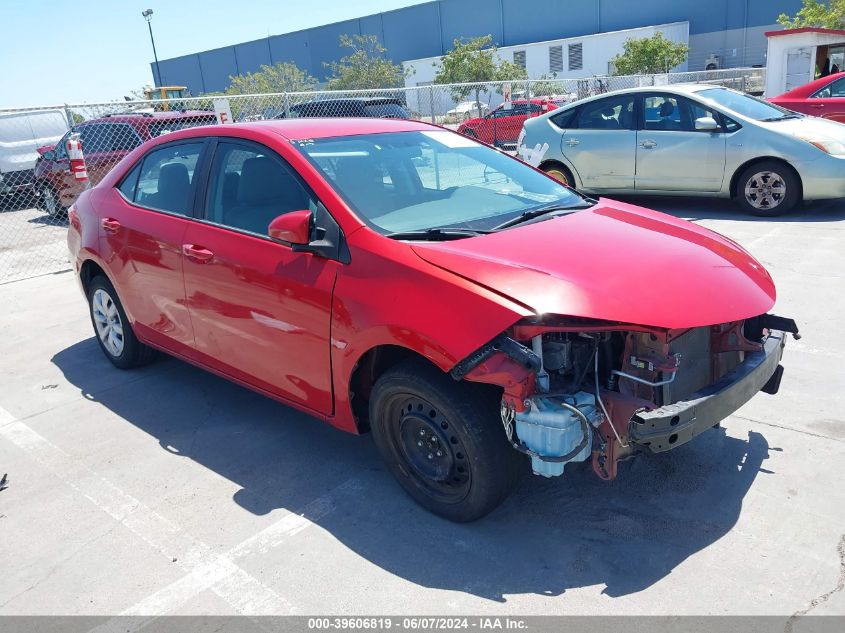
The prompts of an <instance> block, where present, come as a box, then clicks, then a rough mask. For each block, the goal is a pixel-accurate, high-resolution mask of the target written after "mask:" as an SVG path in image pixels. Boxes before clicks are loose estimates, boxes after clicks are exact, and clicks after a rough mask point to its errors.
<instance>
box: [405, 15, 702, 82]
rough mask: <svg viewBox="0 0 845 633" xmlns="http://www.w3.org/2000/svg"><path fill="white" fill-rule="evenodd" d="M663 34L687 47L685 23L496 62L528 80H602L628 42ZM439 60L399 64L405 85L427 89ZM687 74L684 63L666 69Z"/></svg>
mask: <svg viewBox="0 0 845 633" xmlns="http://www.w3.org/2000/svg"><path fill="white" fill-rule="evenodd" d="M657 33H663V36H664V37H665V38H666V39H667V40H671V41H673V42H678V43H682V44H687V45H689V22H673V23H671V24H661V25H657V26H646V27H643V28H637V29H626V30H624V31H611V32H609V33H597V34H596V35H584V36H582V37H569V38H566V39H559V40H549V41H547V42H536V43H534V44H526V45H524V46H503V47H502V48H499V49H498V50H497V51H496V55H495V58H496V59H505V60H508V61H512V62H514V63H515V64H518V65H520V66H522V67H523V68H525V70H526V71H527V72H528V78H529V79H538V78H540V77H541V76H544V75H545V76H546V77H554V78H555V79H581V78H584V77H596V76H598V77H602V76H605V75H608V74H611V73H612V70H613V69H612V68H611V63H610V60H611V59H613V58H614V57H615V56H616V55H618V54H619V53H621V52H622V51H623V45H624V44H625V41H626V40H628V39H632V38H633V39H641V38H645V37H652V36H653V35H655V34H657ZM442 59H443V58H442V57H426V58H424V59H414V60H410V61H407V62H403V64H402V65H403V66H404V68H405V70H406V71H408V75H407V78H406V79H405V85H406V86H408V87H412V86H427V85H429V84H431V83H432V82H433V81H434V76H435V75H436V74H437V71H438V69H439V67H440V63H441V60H442ZM670 70H671V71H674V72H683V71H685V70H687V63H686V62H684V63H683V64H681V65H679V66H677V67H675V68H673V69H670Z"/></svg>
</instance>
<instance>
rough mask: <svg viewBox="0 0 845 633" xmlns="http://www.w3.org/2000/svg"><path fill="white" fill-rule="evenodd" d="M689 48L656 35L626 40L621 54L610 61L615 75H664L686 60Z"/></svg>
mask: <svg viewBox="0 0 845 633" xmlns="http://www.w3.org/2000/svg"><path fill="white" fill-rule="evenodd" d="M688 53H689V46H687V45H686V44H681V43H679V42H673V41H672V40H667V39H666V38H665V37H663V33H656V34H655V35H652V36H651V37H643V38H640V39H636V38H633V37H631V38H628V39H627V40H625V44H624V45H623V52H622V53H621V54H619V55H617V56H616V57H614V58H613V59H612V60H611V63H612V64H613V65H614V66H615V67H616V74H617V75H650V74H653V73H666V72H669V70H670V69H672V68H674V67H675V66H677V65H678V64H680V63H681V62H683V61H684V60H685V59H686V58H687V54H688Z"/></svg>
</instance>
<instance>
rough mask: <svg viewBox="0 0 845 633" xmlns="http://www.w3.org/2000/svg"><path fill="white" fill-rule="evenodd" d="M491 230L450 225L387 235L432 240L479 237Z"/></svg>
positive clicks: (397, 237)
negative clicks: (452, 226)
mask: <svg viewBox="0 0 845 633" xmlns="http://www.w3.org/2000/svg"><path fill="white" fill-rule="evenodd" d="M487 233H490V231H485V230H483V229H461V228H450V227H432V228H430V229H422V230H419V231H397V232H396V233H387V234H386V235H385V237H389V238H391V239H394V240H429V241H432V242H436V241H443V240H459V239H462V238H464V237H477V236H479V235H486V234H487Z"/></svg>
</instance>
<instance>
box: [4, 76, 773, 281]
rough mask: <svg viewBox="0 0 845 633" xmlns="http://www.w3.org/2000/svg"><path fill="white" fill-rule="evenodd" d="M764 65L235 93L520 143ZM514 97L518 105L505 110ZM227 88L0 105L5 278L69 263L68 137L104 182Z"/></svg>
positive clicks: (266, 110)
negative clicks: (555, 120)
mask: <svg viewBox="0 0 845 633" xmlns="http://www.w3.org/2000/svg"><path fill="white" fill-rule="evenodd" d="M763 73H764V71H763V69H760V68H744V69H729V70H717V71H705V72H697V73H673V74H660V75H634V76H618V77H617V76H614V77H590V78H585V79H566V80H554V79H552V80H527V81H526V80H520V81H511V82H500V83H480V84H448V85H436V84H432V85H421V86H415V87H408V88H396V89H385V90H355V91H345V92H338V91H334V92H307V93H292V92H291V93H278V94H260V95H226V99H227V100H228V106H229V109H230V110H231V116H232V119H233V120H234V121H235V122H241V121H259V120H271V119H286V118H295V117H355V116H363V117H395V118H410V119H417V120H421V121H426V122H430V123H435V124H438V125H443V126H445V127H448V128H451V129H454V130H457V131H459V132H461V133H462V134H466V135H467V136H471V137H475V138H477V139H479V140H481V141H484V142H486V143H491V144H493V145H496V146H499V147H502V148H504V149H512V148H513V147H514V145H515V143H516V140H517V137H518V135H519V133H520V131H521V130H522V123H523V122H524V121H525V119H526V118H528V117H530V116H537V115H538V114H541V113H542V112H544V111H547V110H549V109H553V108H557V107H560V106H561V105H564V104H567V103H571V102H573V101H577V100H579V99H584V98H586V97H589V96H593V95H598V94H603V93H606V92H611V91H613V90H619V89H622V88H635V87H641V86H655V85H671V84H675V83H690V82H695V83H710V84H713V85H720V86H727V87H730V88H735V89H737V90H742V91H744V92H749V93H752V94H760V93H761V92H762V90H763V85H764V74H763ZM506 95H510V99H511V107H510V108H509V109H507V110H505V109H504V108H502V105H503V102H504V100H505V96H506ZM219 98H221V97H220V96H218V95H206V96H203V97H190V98H180V99H175V100H159V101H125V102H110V103H91V104H65V105H61V106H53V107H37V108H21V109H0V284H2V283H8V282H10V281H16V280H20V279H25V278H28V277H33V276H36V275H41V274H45V273H51V272H56V271H60V270H65V269H67V268H69V266H70V264H69V262H68V253H67V246H66V233H67V215H66V211H67V208H68V207H70V205H71V204H72V203H73V202H74V200H76V198H77V197H78V196H79V194H80V193H81V192H82V190H83V187H84V185H83V184H80V182H78V181H77V180H76V179H75V178H74V176H73V174H72V172H71V169H70V157H69V155H68V151H67V146H66V143H67V141H68V139H69V137H70V134H71V133H78V134H79V138H80V140H81V142H82V148H83V150H84V153H85V161H86V165H87V168H88V175H89V178H90V182H91V184H92V185H95V184H97V183H98V182H99V181H100V180H102V178H103V177H104V176H105V175H106V174H107V173H108V171H109V170H110V169H111V168H112V167H113V166H114V165H116V164H117V163H118V162H119V161H120V160H121V159H122V158H123V157H124V156H126V155H127V154H128V153H129V152H130V151H131V150H133V149H134V148H135V147H137V146H139V145H141V144H142V143H143V142H145V141H147V140H149V139H152V138H155V137H158V136H161V135H162V134H167V133H168V132H173V131H176V130H180V129H184V128H188V127H195V126H200V125H210V124H213V123H216V121H217V117H216V115H215V111H214V100H215V99H219Z"/></svg>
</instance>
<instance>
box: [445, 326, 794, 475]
mask: <svg viewBox="0 0 845 633" xmlns="http://www.w3.org/2000/svg"><path fill="white" fill-rule="evenodd" d="M785 333H792V334H793V336H794V337H795V338H800V335H799V334H798V328H797V326H796V325H795V322H794V321H793V320H791V319H786V318H783V317H778V316H775V315H769V314H764V315H760V316H758V317H754V318H751V319H746V320H744V321H736V322H732V323H723V324H719V325H712V326H704V327H696V328H689V329H684V330H661V329H658V328H649V327H640V326H627V327H626V326H624V325H621V324H605V323H596V322H593V323H589V322H585V321H583V320H580V321H579V320H577V319H565V318H558V319H552V320H549V319H544V320H542V321H538V322H531V321H523V322H520V323H518V324H517V325H515V326H514V327H513V328H511V330H510V331H508V332H506V333H505V334H502V335H501V336H499V337H497V338H496V339H494V340H492V341H490V342H489V343H488V344H487V345H485V346H482V347H481V348H479V349H478V350H476V351H475V352H473V353H472V354H470V355H469V356H468V357H467V358H465V359H464V360H463V361H461V362H460V363H458V364H457V365H456V366H455V367H454V368H453V369H452V372H451V373H452V377H453V378H455V379H456V380H470V381H475V382H483V383H489V384H494V385H499V386H501V387H502V389H503V393H502V403H501V417H502V425H503V428H504V432H505V434H506V435H507V438H508V441H509V442H510V443H511V444H512V446H513V447H514V449H516V450H518V451H520V452H523V453H525V454H526V455H528V456H529V457H530V458H531V464H532V470H533V471H534V473H535V474H538V475H542V476H545V477H554V476H559V475H562V474H563V473H564V470H565V466H566V464H568V463H572V462H583V461H586V460H588V459H591V460H592V466H593V470H594V471H595V473H596V474H597V475H598V476H599V477H601V478H602V479H605V480H611V479H614V478H615V477H616V465H617V463H618V462H619V461H622V460H624V459H627V458H630V457H632V456H634V455H635V454H636V453H638V452H642V451H644V450H650V451H652V452H663V451H666V450H670V449H672V448H675V447H677V446H680V445H682V444H684V443H686V442H687V441H689V440H690V439H692V438H693V437H695V436H696V435H698V434H699V433H701V432H703V431H705V430H707V429H709V428H712V427H714V426H718V425H719V423H720V422H721V420H722V419H724V418H725V417H727V416H728V415H730V414H731V413H733V411H735V410H736V409H737V408H739V407H740V406H742V404H744V403H745V402H746V401H747V400H749V399H750V398H751V397H752V396H753V395H754V394H755V393H757V392H758V391H764V392H766V393H770V394H774V393H776V392H777V390H778V387H779V385H780V379H781V376H782V374H783V368H782V366H781V365H780V364H779V361H780V358H781V355H782V350H783V346H784V340H785Z"/></svg>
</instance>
